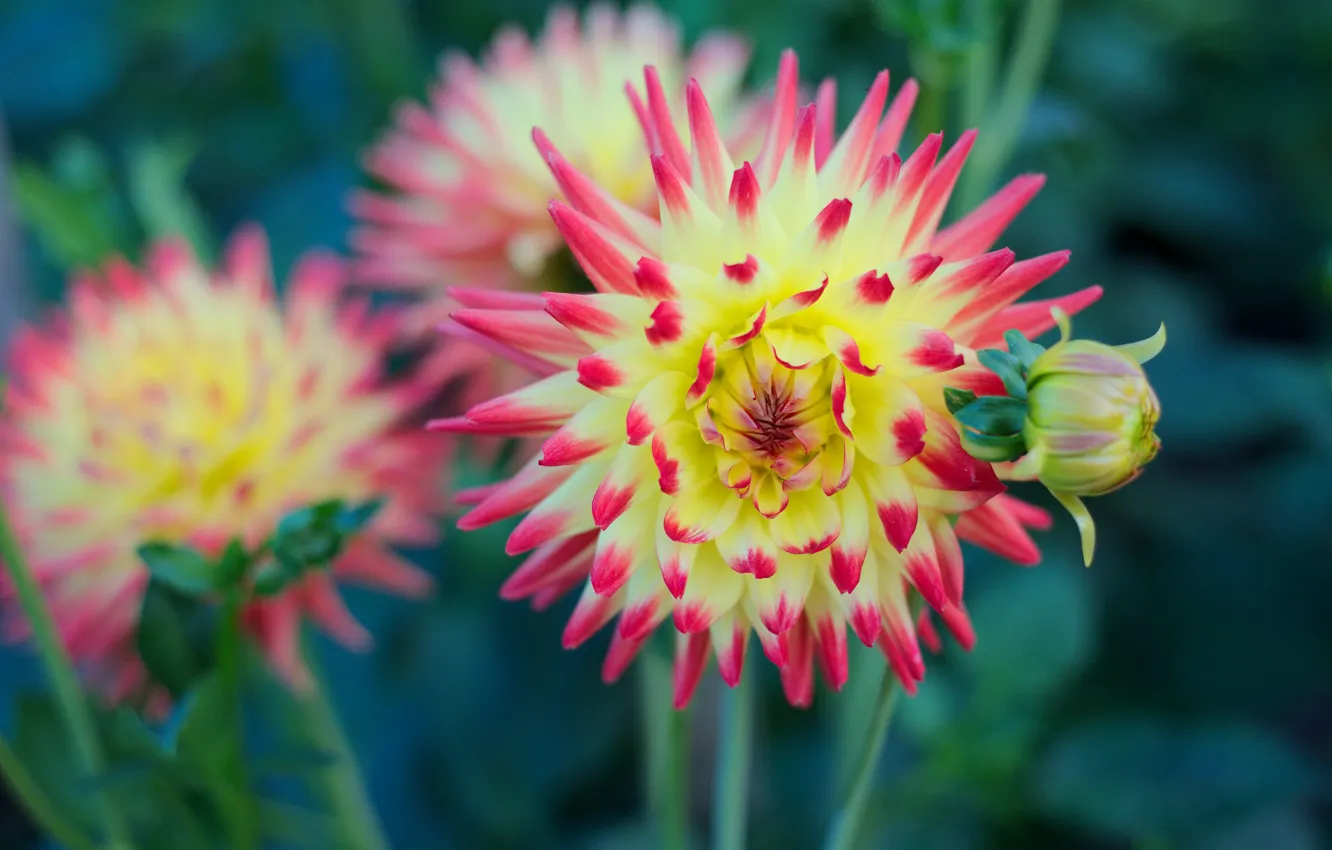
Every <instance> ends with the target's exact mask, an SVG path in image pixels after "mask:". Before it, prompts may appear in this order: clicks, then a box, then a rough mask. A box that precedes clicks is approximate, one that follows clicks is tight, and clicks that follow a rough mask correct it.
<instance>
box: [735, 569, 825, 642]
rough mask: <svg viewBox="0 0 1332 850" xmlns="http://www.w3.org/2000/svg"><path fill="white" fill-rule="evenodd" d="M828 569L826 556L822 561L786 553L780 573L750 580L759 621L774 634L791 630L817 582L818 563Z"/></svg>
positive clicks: (750, 591)
mask: <svg viewBox="0 0 1332 850" xmlns="http://www.w3.org/2000/svg"><path fill="white" fill-rule="evenodd" d="M820 561H821V562H822V563H823V564H824V565H825V567H826V564H827V557H826V556H822V557H819V558H814V557H809V556H802V555H789V554H787V553H785V552H783V553H782V554H781V555H779V556H778V559H777V572H775V573H774V574H773V575H772V576H771V577H770V578H765V579H751V580H750V581H749V582H748V584H749V596H750V599H752V600H753V602H754V606H755V607H756V608H757V609H758V614H759V621H760V622H761V623H762V624H763V627H764V628H765V629H767V630H768V631H770V632H772V633H773V634H775V635H777V634H781V633H782V632H785V631H787V630H788V629H790V628H792V627H793V626H794V625H795V624H796V622H797V621H798V620H799V619H800V615H801V613H802V612H803V611H804V608H805V597H806V596H807V595H808V594H809V589H810V587H811V586H813V583H814V572H815V570H816V569H817V566H816V565H817V564H818V563H819V562H820Z"/></svg>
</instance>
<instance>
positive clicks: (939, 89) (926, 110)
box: [911, 53, 952, 143]
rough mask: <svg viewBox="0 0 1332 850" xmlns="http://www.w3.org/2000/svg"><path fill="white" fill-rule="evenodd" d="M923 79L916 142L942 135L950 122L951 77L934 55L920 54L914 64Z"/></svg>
mask: <svg viewBox="0 0 1332 850" xmlns="http://www.w3.org/2000/svg"><path fill="white" fill-rule="evenodd" d="M911 65H912V67H914V68H917V69H918V70H917V73H918V74H919V75H920V77H921V85H920V94H919V95H917V96H916V117H915V125H916V137H917V138H916V142H917V143H919V142H921V141H924V139H925V137H926V136H928V135H930V134H932V133H942V132H944V131H945V130H946V129H947V126H946V125H947V122H948V116H947V111H948V89H949V86H951V85H952V80H951V79H950V77H951V75H950V74H949V72H948V70H947V68H946V67H945V66H944V64H943V63H942V62H941V61H939V60H938V58H937V57H935V56H934V55H933V54H929V53H918V54H917V58H915V59H914V60H913V61H912V63H911Z"/></svg>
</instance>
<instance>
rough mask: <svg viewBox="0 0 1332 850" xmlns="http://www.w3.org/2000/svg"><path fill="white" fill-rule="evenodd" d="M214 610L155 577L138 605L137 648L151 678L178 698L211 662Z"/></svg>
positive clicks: (201, 675) (200, 676) (201, 674)
mask: <svg viewBox="0 0 1332 850" xmlns="http://www.w3.org/2000/svg"><path fill="white" fill-rule="evenodd" d="M215 618H216V614H215V612H214V611H213V610H212V609H211V608H210V607H209V606H207V605H205V604H204V603H202V602H200V601H198V600H197V599H194V598H192V597H190V596H186V595H184V594H182V593H179V592H177V591H175V590H173V589H172V588H171V587H170V586H168V585H166V584H164V583H163V582H161V581H160V580H158V579H153V580H152V581H150V582H149V583H148V588H147V590H145V591H144V595H143V605H142V607H141V608H140V615H139V630H138V638H137V640H138V648H139V655H140V656H141V657H142V658H143V662H144V665H145V666H146V667H147V668H148V674H149V676H151V677H152V679H153V681H155V682H158V683H159V684H161V685H162V686H163V687H164V688H166V689H167V691H168V692H169V693H170V694H171V695H172V696H173V697H175V698H177V699H179V698H180V697H182V696H184V695H185V693H186V692H188V691H189V690H190V688H191V687H193V685H194V684H195V683H196V682H197V681H198V680H199V679H200V678H202V677H203V676H204V675H206V674H207V672H208V671H209V670H210V669H211V668H212V666H213V649H212V635H213V626H214V621H215Z"/></svg>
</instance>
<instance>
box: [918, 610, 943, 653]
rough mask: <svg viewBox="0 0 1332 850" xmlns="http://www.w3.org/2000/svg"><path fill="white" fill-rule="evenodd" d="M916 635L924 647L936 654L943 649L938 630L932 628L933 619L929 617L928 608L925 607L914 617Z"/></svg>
mask: <svg viewBox="0 0 1332 850" xmlns="http://www.w3.org/2000/svg"><path fill="white" fill-rule="evenodd" d="M916 637H918V638H920V642H921V643H923V644H925V648H926V649H928V650H929V651H930V652H933V653H935V654H936V655H937V654H939V653H940V652H942V651H943V641H942V640H940V639H939V632H938V630H937V629H935V628H934V621H933V620H932V619H931V618H930V609H928V608H925V609H923V610H922V611H921V612H920V616H919V617H918V618H917V619H916Z"/></svg>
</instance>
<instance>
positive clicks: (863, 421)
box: [843, 374, 926, 466]
mask: <svg viewBox="0 0 1332 850" xmlns="http://www.w3.org/2000/svg"><path fill="white" fill-rule="evenodd" d="M846 382H847V395H848V397H849V398H850V399H851V400H852V401H853V402H854V403H855V415H854V417H853V418H851V419H850V421H847V423H846V424H847V426H848V427H849V428H850V429H851V433H852V435H853V439H854V440H855V446H856V451H857V452H858V453H860V454H864V455H865V456H866V457H867V458H869V459H870V460H872V461H874V462H875V463H878V464H883V465H886V466H897V465H899V464H902V463H905V462H906V461H908V460H910V459H912V458H913V457H915V456H916V455H918V454H920V453H921V452H922V451H923V450H924V449H925V445H926V441H925V429H926V422H925V407H924V405H923V404H922V403H921V401H920V398H919V396H917V395H916V393H915V392H914V391H913V390H912V389H911V387H910V386H908V385H907V384H906V383H905V382H903V381H901V380H900V379H898V378H896V377H893V376H891V375H888V374H878V375H874V376H870V377H866V376H863V375H856V374H850V375H847V376H846ZM843 418H844V419H845V418H846V417H845V415H844V417H843Z"/></svg>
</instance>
